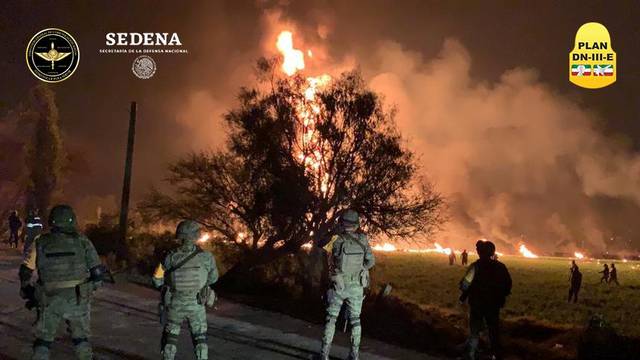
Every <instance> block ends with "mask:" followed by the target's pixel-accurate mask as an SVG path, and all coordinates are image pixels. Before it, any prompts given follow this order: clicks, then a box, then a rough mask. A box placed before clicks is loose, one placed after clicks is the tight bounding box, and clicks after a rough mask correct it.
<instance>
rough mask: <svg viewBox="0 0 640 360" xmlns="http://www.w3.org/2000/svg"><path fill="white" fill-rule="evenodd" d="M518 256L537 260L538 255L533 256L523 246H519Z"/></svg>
mask: <svg viewBox="0 0 640 360" xmlns="http://www.w3.org/2000/svg"><path fill="white" fill-rule="evenodd" d="M519 250H520V254H522V256H524V257H526V258H533V259H535V258H537V257H538V255H536V254H534V253H532V252H531V250H529V249H527V246H526V245H525V244H522V245H520V249H519Z"/></svg>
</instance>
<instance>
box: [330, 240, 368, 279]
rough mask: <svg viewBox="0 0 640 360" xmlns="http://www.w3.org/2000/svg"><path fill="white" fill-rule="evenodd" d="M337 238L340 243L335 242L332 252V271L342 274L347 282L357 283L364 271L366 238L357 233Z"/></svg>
mask: <svg viewBox="0 0 640 360" xmlns="http://www.w3.org/2000/svg"><path fill="white" fill-rule="evenodd" d="M339 236H340V238H341V240H342V241H336V244H334V247H333V251H332V256H333V263H334V271H335V272H336V273H338V274H342V275H343V276H344V277H345V280H347V281H349V280H358V281H359V277H360V275H361V272H362V271H363V270H364V268H363V265H364V257H365V251H366V246H367V245H366V241H367V239H366V236H365V235H364V234H359V233H343V234H340V235H339Z"/></svg>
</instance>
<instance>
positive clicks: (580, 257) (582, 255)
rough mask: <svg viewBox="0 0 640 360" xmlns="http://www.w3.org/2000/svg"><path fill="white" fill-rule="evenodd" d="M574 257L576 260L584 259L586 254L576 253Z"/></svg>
mask: <svg viewBox="0 0 640 360" xmlns="http://www.w3.org/2000/svg"><path fill="white" fill-rule="evenodd" d="M573 256H575V258H576V259H578V260H582V259H584V254H583V253H581V252H578V251H576V252H574V253H573Z"/></svg>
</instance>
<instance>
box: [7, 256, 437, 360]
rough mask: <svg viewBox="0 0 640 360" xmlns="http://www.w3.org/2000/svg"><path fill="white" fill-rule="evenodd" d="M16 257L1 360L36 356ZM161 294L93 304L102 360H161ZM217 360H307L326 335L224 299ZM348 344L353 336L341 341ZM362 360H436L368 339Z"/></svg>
mask: <svg viewBox="0 0 640 360" xmlns="http://www.w3.org/2000/svg"><path fill="white" fill-rule="evenodd" d="M19 261H20V258H19V254H18V253H17V251H11V250H8V249H0V304H1V305H0V359H28V358H29V356H30V353H31V343H32V341H33V338H32V334H31V324H32V323H33V321H34V319H35V312H28V311H27V310H26V309H25V308H24V307H23V303H22V301H21V300H20V298H19V296H18V281H17V267H18V264H19ZM156 305H157V293H155V292H154V291H153V290H150V289H146V288H143V287H140V286H137V285H134V284H131V283H123V282H122V281H120V282H119V283H118V285H117V286H111V285H107V286H105V287H103V288H102V289H100V290H99V291H98V292H97V293H96V296H95V299H94V303H93V308H92V313H91V316H92V325H93V337H92V343H93V345H94V350H95V353H96V357H95V358H96V359H130V360H137V359H157V358H158V355H159V347H160V345H159V339H160V335H161V331H162V330H161V328H160V326H159V324H158V321H157V316H156V311H155V309H156ZM208 322H209V349H210V358H211V359H242V360H254V359H255V360H266V359H274V360H280V359H282V360H290V359H309V358H311V357H312V355H313V354H314V351H316V349H318V347H319V345H320V344H319V341H318V340H316V339H318V338H319V336H320V333H321V329H320V327H319V326H317V325H313V324H310V323H307V322H304V321H301V320H297V319H293V318H290V317H288V316H285V315H282V314H278V313H272V312H268V311H264V310H259V309H256V308H252V307H248V306H245V305H241V304H237V303H232V302H229V301H225V300H224V299H222V300H221V301H220V303H219V304H218V306H217V309H216V310H215V311H214V312H212V313H210V314H208ZM184 330H186V329H183V333H182V334H181V336H180V344H179V347H180V348H179V353H178V357H177V358H178V359H193V358H194V357H193V355H192V353H191V349H192V345H191V340H190V337H189V336H188V333H187V332H185V331H184ZM59 335H60V339H59V341H56V343H55V344H54V346H53V347H52V351H53V354H54V355H53V356H52V359H54V360H55V359H72V358H73V348H72V346H71V342H70V339H69V337H68V336H67V335H66V334H64V331H63V330H62V329H61V330H60V334H59ZM338 337H339V339H337V340H338V343H341V344H346V342H347V341H348V339H347V336H345V335H344V334H339V335H338ZM362 350H363V353H362V359H371V360H382V359H403V360H413V359H422V360H437V359H435V358H433V357H430V356H427V355H424V354H420V353H416V352H413V351H409V350H405V349H401V348H397V347H394V346H391V345H388V344H385V343H382V342H379V341H375V340H371V339H363V349H362ZM332 355H334V356H335V357H336V359H344V358H346V355H347V348H346V347H345V346H341V345H337V346H334V352H333V354H332Z"/></svg>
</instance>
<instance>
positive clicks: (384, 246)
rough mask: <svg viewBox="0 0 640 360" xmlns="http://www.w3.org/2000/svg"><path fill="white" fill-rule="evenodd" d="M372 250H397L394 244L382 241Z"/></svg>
mask: <svg viewBox="0 0 640 360" xmlns="http://www.w3.org/2000/svg"><path fill="white" fill-rule="evenodd" d="M373 250H374V251H384V252H392V251H396V250H398V249H397V248H396V246H395V245H393V244H389V243H384V244H382V245H380V244H378V245H376V246H374V247H373Z"/></svg>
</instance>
